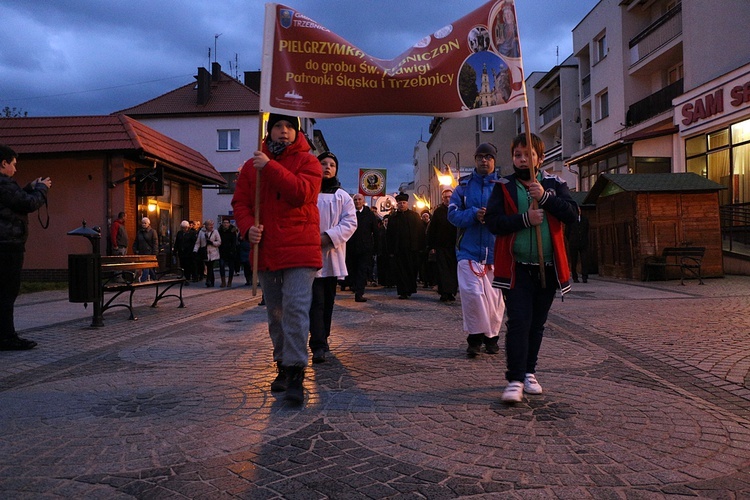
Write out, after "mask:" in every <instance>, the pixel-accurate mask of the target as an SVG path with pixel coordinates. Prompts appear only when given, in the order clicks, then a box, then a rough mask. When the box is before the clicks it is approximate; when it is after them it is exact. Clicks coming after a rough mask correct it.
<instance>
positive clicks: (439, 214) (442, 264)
mask: <svg viewBox="0 0 750 500" xmlns="http://www.w3.org/2000/svg"><path fill="white" fill-rule="evenodd" d="M452 194H453V190H452V189H443V192H442V193H441V194H440V197H441V201H442V202H441V203H440V205H439V206H438V207H437V208H436V209H435V211H434V212H433V214H432V220H430V225H429V226H428V227H427V252H428V260H431V261H433V262H434V263H435V268H436V269H435V280H436V281H437V288H438V294H439V295H440V302H452V301H454V300H456V293H458V275H457V267H458V262H457V261H456V234H457V230H456V226H454V225H453V224H451V223H450V221H448V205H449V204H450V201H451V195H452Z"/></svg>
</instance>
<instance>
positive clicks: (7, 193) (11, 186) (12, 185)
mask: <svg viewBox="0 0 750 500" xmlns="http://www.w3.org/2000/svg"><path fill="white" fill-rule="evenodd" d="M46 200H47V186H46V185H45V184H42V183H41V182H39V183H30V184H29V185H27V186H26V187H25V188H21V186H19V185H18V183H17V182H16V181H15V180H13V179H12V178H11V177H8V176H6V175H0V248H2V249H6V250H11V251H23V250H24V247H25V244H26V240H27V239H28V238H29V215H28V214H30V213H31V212H34V211H35V210H38V209H39V207H41V206H42V205H44V203H45V201H46Z"/></svg>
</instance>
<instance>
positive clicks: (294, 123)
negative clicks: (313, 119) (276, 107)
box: [266, 113, 299, 134]
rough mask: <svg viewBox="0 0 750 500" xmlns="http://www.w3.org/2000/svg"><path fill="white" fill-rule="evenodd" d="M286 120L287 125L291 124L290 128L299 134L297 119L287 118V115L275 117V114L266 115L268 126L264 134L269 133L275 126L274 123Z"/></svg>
mask: <svg viewBox="0 0 750 500" xmlns="http://www.w3.org/2000/svg"><path fill="white" fill-rule="evenodd" d="M281 120H286V121H288V122H289V123H291V124H292V128H293V129H294V130H296V131H297V132H299V118H297V117H296V116H289V115H277V114H276V113H271V114H270V115H268V125H267V126H266V133H269V134H270V133H271V129H272V128H273V126H274V125H276V122H278V121H281Z"/></svg>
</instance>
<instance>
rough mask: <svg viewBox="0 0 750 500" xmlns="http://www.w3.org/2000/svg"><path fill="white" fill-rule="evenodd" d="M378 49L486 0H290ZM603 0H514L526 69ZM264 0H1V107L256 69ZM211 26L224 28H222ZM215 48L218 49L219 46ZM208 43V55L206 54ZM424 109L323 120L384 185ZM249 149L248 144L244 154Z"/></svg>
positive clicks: (351, 158) (337, 147)
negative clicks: (213, 68)
mask: <svg viewBox="0 0 750 500" xmlns="http://www.w3.org/2000/svg"><path fill="white" fill-rule="evenodd" d="M280 3H282V4H283V5H286V6H288V7H290V8H293V9H296V10H298V11H300V12H302V13H303V14H305V15H306V16H308V17H310V18H312V19H313V20H315V21H317V22H318V23H320V24H322V25H323V26H325V27H327V28H329V29H330V30H331V31H333V32H334V33H336V34H337V35H339V36H341V37H342V38H344V39H346V40H347V41H349V42H350V43H352V44H353V45H355V46H357V47H359V48H360V49H362V50H363V51H365V52H366V53H368V54H369V55H371V56H375V57H378V58H381V59H392V58H394V57H396V56H398V55H399V54H401V53H403V52H404V51H405V50H407V49H409V48H410V47H411V46H412V45H413V44H414V43H416V42H417V41H419V40H421V39H422V38H423V37H424V36H426V35H428V34H431V33H433V32H434V31H436V30H438V29H440V28H441V27H443V26H445V25H446V24H449V23H451V22H453V21H456V20H458V19H460V18H461V17H463V16H465V15H466V14H468V13H469V12H471V11H473V10H474V9H476V8H478V7H480V6H481V5H483V4H484V3H485V2H484V1H482V0H407V1H403V0H401V1H397V0H367V1H360V2H355V1H351V0H304V1H302V0H298V1H294V0H289V1H287V2H280ZM596 3H597V0H517V1H516V10H517V15H518V23H519V32H520V37H521V48H522V52H523V54H522V56H523V62H524V69H525V72H526V74H527V75H528V74H529V73H531V72H533V71H548V70H549V69H551V68H552V67H554V66H555V65H556V64H558V63H560V62H562V61H563V60H565V58H567V57H568V56H569V55H571V53H572V50H573V48H572V40H573V38H572V33H571V31H572V29H573V28H574V27H575V26H576V24H578V23H579V22H580V21H581V20H582V19H583V18H584V17H585V15H586V14H587V13H588V12H589V11H590V10H591V9H592V8H593V7H594V6H595V5H596ZM264 12H265V4H264V3H263V2H260V1H257V0H214V1H205V0H200V1H198V0H181V1H177V0H131V1H129V2H122V1H115V0H55V1H53V2H38V1H35V0H3V2H2V3H0V19H2V20H3V24H4V26H5V27H6V33H5V36H4V37H3V43H2V45H0V71H2V75H3V77H2V79H0V108H5V107H6V106H7V107H10V108H17V109H18V110H20V111H23V112H26V113H28V116H32V117H33V116H58V115H59V116H63V115H64V116H68V115H96V114H109V113H111V112H113V111H117V110H119V109H124V108H127V107H130V106H133V105H136V104H140V103H142V102H145V101H147V100H149V99H153V98H154V97H157V96H159V95H162V94H164V93H166V92H169V91H171V90H173V89H175V88H177V87H181V86H183V85H186V84H188V83H191V82H193V81H195V80H194V78H193V76H194V75H195V74H196V72H197V68H198V67H199V66H203V67H206V68H209V69H210V62H213V61H214V58H215V60H216V61H217V62H219V63H220V64H221V66H222V70H223V71H225V72H226V73H229V74H232V75H235V74H237V75H239V76H240V78H242V75H243V72H244V71H254V70H259V69H260V65H261V49H262V45H263V16H264ZM216 35H219V36H218V38H217V37H216ZM214 47H216V50H214ZM209 49H210V51H211V57H210V59H209ZM430 120H431V117H428V116H400V115H399V116H367V117H354V118H332V119H321V120H318V122H317V128H318V129H320V130H321V131H322V133H323V135H324V137H325V139H326V142H327V143H328V146H329V147H330V148H331V150H332V151H333V152H334V153H336V155H337V156H338V158H339V160H340V162H341V166H340V167H341V168H340V169H339V178H340V179H341V182H342V184H343V186H344V188H345V189H347V190H349V191H350V192H353V191H354V190H355V189H356V185H357V173H358V170H359V169H360V168H386V169H388V185H387V188H388V191H389V192H393V191H396V190H397V189H398V186H399V184H400V183H401V182H405V181H409V180H411V179H412V171H413V161H412V154H413V150H414V145H415V144H416V142H417V141H418V140H419V139H420V137H421V138H423V139H424V140H427V139H428V138H429V134H428V126H429V123H430ZM250 156H252V151H251V150H250V149H248V157H250Z"/></svg>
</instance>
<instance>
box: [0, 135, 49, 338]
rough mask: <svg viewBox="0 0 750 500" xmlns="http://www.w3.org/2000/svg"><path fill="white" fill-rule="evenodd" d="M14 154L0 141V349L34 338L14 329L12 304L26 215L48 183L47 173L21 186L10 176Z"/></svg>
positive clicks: (37, 205) (26, 232)
mask: <svg viewBox="0 0 750 500" xmlns="http://www.w3.org/2000/svg"><path fill="white" fill-rule="evenodd" d="M17 158H18V155H17V154H16V152H15V151H13V150H12V149H11V148H9V147H8V146H4V145H0V261H2V264H1V265H0V351H25V350H27V349H33V348H34V347H35V346H36V342H34V341H33V340H26V339H22V338H21V337H19V336H18V334H17V333H16V328H15V323H14V318H13V308H14V307H15V303H16V298H17V297H18V292H19V291H20V289H21V269H22V268H23V255H24V252H25V251H26V240H27V239H28V237H29V216H28V214H30V213H31V212H34V211H35V210H38V209H39V208H40V207H41V206H42V205H44V203H45V202H46V201H47V190H48V189H49V188H50V186H51V185H52V181H51V180H50V178H49V177H47V178H46V179H42V178H41V177H39V178H38V179H36V180H34V181H32V182H31V183H30V184H29V185H27V186H26V187H25V188H22V187H21V186H19V185H18V183H17V182H16V181H15V180H13V175H14V174H15V173H16V161H17Z"/></svg>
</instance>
